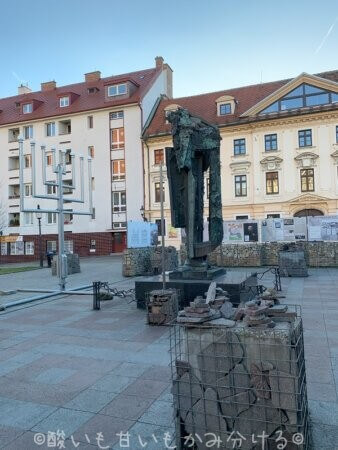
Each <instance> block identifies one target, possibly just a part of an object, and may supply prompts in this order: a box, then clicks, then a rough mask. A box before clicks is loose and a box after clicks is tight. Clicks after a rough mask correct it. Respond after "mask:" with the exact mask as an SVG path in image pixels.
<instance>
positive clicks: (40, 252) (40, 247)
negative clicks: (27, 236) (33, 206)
mask: <svg viewBox="0 0 338 450" xmlns="http://www.w3.org/2000/svg"><path fill="white" fill-rule="evenodd" d="M37 209H40V205H38V207H37ZM36 218H37V219H38V222H39V255H40V267H43V253H42V242H41V219H42V213H41V212H40V211H39V212H37V213H36Z"/></svg>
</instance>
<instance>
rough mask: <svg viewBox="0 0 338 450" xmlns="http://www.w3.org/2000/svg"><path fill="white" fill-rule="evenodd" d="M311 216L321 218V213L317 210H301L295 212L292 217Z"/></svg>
mask: <svg viewBox="0 0 338 450" xmlns="http://www.w3.org/2000/svg"><path fill="white" fill-rule="evenodd" d="M311 216H323V213H322V212H321V211H320V210H319V209H302V210H301V211H298V212H296V214H295V215H294V217H311Z"/></svg>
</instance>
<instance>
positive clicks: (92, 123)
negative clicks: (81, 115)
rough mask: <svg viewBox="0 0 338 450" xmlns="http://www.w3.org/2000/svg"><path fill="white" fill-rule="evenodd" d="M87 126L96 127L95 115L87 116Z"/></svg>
mask: <svg viewBox="0 0 338 450" xmlns="http://www.w3.org/2000/svg"><path fill="white" fill-rule="evenodd" d="M87 126H88V128H94V118H93V116H88V117H87Z"/></svg>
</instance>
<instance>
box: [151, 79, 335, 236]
mask: <svg viewBox="0 0 338 450" xmlns="http://www.w3.org/2000/svg"><path fill="white" fill-rule="evenodd" d="M337 81H338V72H328V73H325V74H319V75H316V76H314V75H308V74H301V75H300V76H299V77H297V78H295V79H292V80H282V81H280V82H275V83H267V84H266V85H257V86H249V87H247V88H245V87H244V88H238V89H234V90H229V91H224V92H223V93H222V92H221V93H211V94H203V95H201V96H194V97H185V98H182V99H173V100H165V99H163V100H162V101H161V102H160V104H159V105H158V108H157V110H156V112H155V113H154V115H153V118H152V121H151V122H150V124H149V125H148V127H147V128H146V129H145V130H144V135H143V142H144V172H145V199H144V209H145V217H146V218H147V219H148V220H151V221H156V220H158V219H159V218H160V203H159V198H160V196H159V189H160V176H159V168H160V163H161V161H162V160H163V161H164V153H165V151H164V149H165V148H166V147H170V146H171V145H172V140H171V135H170V126H169V125H168V124H167V122H166V119H165V116H166V112H167V111H168V110H173V109H176V108H178V107H184V108H187V109H188V110H189V111H190V112H191V113H192V114H194V115H198V116H200V117H201V118H203V119H205V120H208V121H209V122H211V123H214V124H216V125H218V127H219V130H220V134H221V137H222V141H221V148H220V158H221V178H222V204H223V219H224V220H233V219H239V220H240V219H265V218H268V217H281V218H287V217H293V216H306V215H336V214H338V83H337ZM269 92H270V93H269ZM164 174H165V166H164ZM164 180H165V183H164V188H165V204H164V207H165V219H166V230H165V234H166V236H167V238H168V239H169V242H168V243H170V241H172V243H173V244H176V243H177V242H178V240H179V236H177V237H176V234H177V233H176V231H175V230H172V228H171V221H170V203H169V192H168V184H167V180H166V177H165V178H164ZM207 197H208V178H207V176H206V180H205V201H206V208H205V216H206V218H207V216H208V209H207Z"/></svg>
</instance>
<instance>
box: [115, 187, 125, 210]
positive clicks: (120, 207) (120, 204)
mask: <svg viewBox="0 0 338 450" xmlns="http://www.w3.org/2000/svg"><path fill="white" fill-rule="evenodd" d="M122 194H124V196H125V202H124V203H123V202H122ZM112 195H113V204H112V208H113V213H119V212H125V211H126V208H127V206H126V205H127V196H126V191H114V192H113V193H112ZM116 196H117V197H118V200H119V202H118V203H115V198H116Z"/></svg>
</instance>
